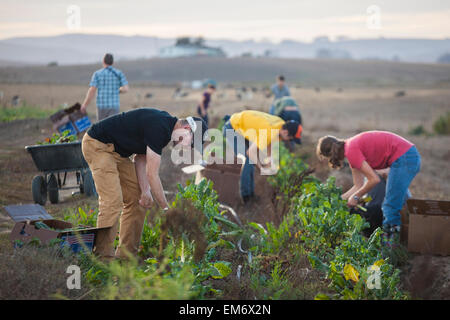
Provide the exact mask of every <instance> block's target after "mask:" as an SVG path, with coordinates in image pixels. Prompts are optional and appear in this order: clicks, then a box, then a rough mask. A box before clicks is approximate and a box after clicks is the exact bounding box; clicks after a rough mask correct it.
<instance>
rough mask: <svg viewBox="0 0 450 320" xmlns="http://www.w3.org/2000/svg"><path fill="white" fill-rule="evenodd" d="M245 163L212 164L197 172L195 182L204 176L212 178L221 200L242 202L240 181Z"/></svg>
mask: <svg viewBox="0 0 450 320" xmlns="http://www.w3.org/2000/svg"><path fill="white" fill-rule="evenodd" d="M242 167H243V164H216V163H214V164H210V165H207V166H206V167H205V169H203V170H201V171H199V172H197V176H196V180H195V183H199V182H200V180H201V179H202V178H207V179H209V180H211V181H212V182H213V183H214V185H213V188H214V190H216V192H217V194H218V196H219V199H218V200H219V202H221V203H223V204H227V205H234V204H236V203H239V202H240V194H239V181H240V176H241V170H242Z"/></svg>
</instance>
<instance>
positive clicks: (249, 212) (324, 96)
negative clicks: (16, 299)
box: [0, 84, 450, 299]
mask: <svg viewBox="0 0 450 320" xmlns="http://www.w3.org/2000/svg"><path fill="white" fill-rule="evenodd" d="M86 89H87V88H86V87H84V86H70V85H61V86H58V85H31V84H22V85H11V84H8V85H5V84H0V91H3V92H4V99H5V101H9V100H8V99H10V97H12V96H13V95H15V94H18V95H19V96H20V97H21V98H22V99H23V100H26V101H27V102H28V103H31V104H32V105H36V106H38V107H42V108H49V109H55V108H57V107H58V106H59V105H61V104H63V103H68V104H69V105H70V104H72V103H74V102H76V101H82V99H83V97H84V94H85V91H86ZM259 89H260V87H259ZM174 90H175V87H145V86H139V87H138V86H136V87H133V86H131V90H130V92H129V93H127V94H125V95H123V96H121V98H122V106H123V107H122V109H123V110H128V109H131V108H134V107H138V106H147V107H158V108H160V109H164V110H167V111H168V112H171V113H173V114H175V115H178V116H186V115H188V114H192V113H194V112H195V108H196V105H197V101H198V99H199V97H200V96H201V91H199V90H186V91H187V92H188V93H189V94H188V96H186V97H184V98H173V97H172V94H173V92H174ZM398 90H399V88H341V90H337V88H321V90H320V91H317V90H315V89H314V88H301V87H300V88H295V87H292V88H291V92H292V94H293V96H294V97H295V98H297V100H298V101H299V103H300V108H301V112H302V117H303V122H304V138H303V144H302V146H301V147H300V150H299V154H301V155H302V156H303V157H304V158H305V159H306V161H307V162H308V163H309V164H310V165H311V166H313V167H315V168H316V173H315V174H316V175H317V176H318V177H319V178H320V179H326V177H327V176H328V175H330V174H332V175H335V176H336V177H337V178H338V180H337V181H338V184H340V185H341V186H342V187H343V188H344V189H346V188H348V187H349V186H350V183H351V176H350V174H349V172H347V171H342V172H340V171H330V170H328V168H327V167H326V165H324V164H319V163H317V160H316V158H315V156H314V148H315V143H316V141H317V139H318V138H319V137H320V136H322V135H325V134H332V135H336V136H337V137H342V138H345V137H350V136H352V135H354V134H356V133H358V132H361V131H365V130H372V129H378V130H389V131H393V132H396V133H398V134H400V135H402V136H404V137H406V138H407V139H409V140H411V141H412V142H413V143H415V144H416V145H417V147H418V150H419V152H420V153H421V156H422V169H421V172H420V173H419V175H418V176H417V177H416V178H415V179H414V181H413V183H412V185H411V191H412V194H413V196H414V197H416V198H429V199H445V200H449V195H450V170H449V169H450V168H449V167H450V165H449V164H450V149H449V145H450V137H449V136H411V135H409V134H408V131H409V130H410V129H411V128H412V127H415V126H417V125H420V124H421V125H423V126H424V128H425V129H426V130H427V131H429V132H431V131H432V123H433V121H434V120H435V119H436V118H437V117H439V116H440V115H442V114H444V113H445V112H446V111H450V90H448V88H410V89H408V88H407V89H405V88H402V89H401V90H404V91H405V96H402V97H396V96H395V93H396V92H397V91H398ZM146 93H152V97H151V98H145V95H146ZM270 103H271V99H268V98H266V97H264V96H263V94H262V93H261V92H256V93H254V94H253V96H252V98H251V99H250V98H248V99H243V100H239V99H238V98H237V97H236V94H235V91H234V89H231V88H228V89H224V88H220V87H219V90H218V91H217V93H216V94H215V96H214V97H213V100H212V107H211V112H210V117H211V118H212V121H213V122H216V123H217V122H218V120H219V119H220V118H221V117H222V116H224V115H225V114H231V113H233V112H236V111H240V110H242V109H243V108H250V109H259V110H262V111H267V110H268V109H269V107H270ZM89 112H90V115H91V116H92V119H95V116H94V114H95V112H94V104H91V106H90V110H89ZM50 135H51V123H50V121H49V120H45V119H44V120H21V121H15V122H12V123H0V137H1V138H2V139H0V204H1V205H9V204H19V203H31V202H32V196H31V180H32V178H33V176H34V175H36V174H38V172H37V170H36V168H35V166H34V164H33V162H32V159H31V157H30V155H29V154H27V152H26V151H25V149H24V146H26V145H32V144H35V143H36V141H39V140H43V139H44V138H45V137H48V136H50ZM169 158H170V149H169V148H166V149H165V151H164V153H163V161H162V166H161V170H160V171H161V180H162V184H163V186H164V188H165V190H167V191H175V190H176V185H177V183H182V184H183V183H185V181H186V180H187V179H189V178H191V177H190V176H188V175H186V174H184V173H182V171H181V167H182V166H174V165H173V164H172V163H171V162H170V159H169ZM69 183H74V176H73V175H72V177H71V179H70V180H69ZM256 185H257V188H256V195H257V196H258V198H257V201H255V202H252V203H251V204H250V205H249V206H243V205H242V204H239V203H236V204H234V206H233V208H234V209H235V210H236V211H237V213H238V214H239V216H240V217H242V220H244V221H245V220H247V221H256V222H259V223H265V222H267V221H273V222H279V221H280V219H281V217H280V215H279V212H276V210H275V209H274V207H273V204H272V203H271V200H270V196H271V192H272V191H271V189H270V186H269V185H268V184H267V182H266V181H265V179H264V178H263V177H260V176H257V177H256ZM71 191H76V189H73V190H69V191H65V192H64V193H62V194H61V202H60V204H57V205H52V204H49V202H47V204H46V206H45V207H46V210H47V211H49V212H50V213H51V214H52V215H54V216H55V217H61V216H62V214H63V212H64V210H65V209H66V208H76V207H78V206H85V205H87V206H96V205H97V203H96V200H95V199H92V198H90V199H89V198H85V197H84V196H80V195H75V196H72V194H71ZM11 227H12V221H11V220H10V219H9V218H8V217H7V216H6V215H5V214H4V212H2V213H1V214H0V243H2V245H0V250H2V249H1V248H2V247H4V246H5V243H7V241H8V240H7V236H8V233H9V230H10V229H11ZM405 286H406V287H408V288H409V290H410V291H411V292H412V293H413V296H414V297H416V298H424V299H430V298H431V299H436V298H437V299H450V289H449V288H450V257H425V256H421V255H411V259H410V265H409V267H408V274H407V276H406V277H405Z"/></svg>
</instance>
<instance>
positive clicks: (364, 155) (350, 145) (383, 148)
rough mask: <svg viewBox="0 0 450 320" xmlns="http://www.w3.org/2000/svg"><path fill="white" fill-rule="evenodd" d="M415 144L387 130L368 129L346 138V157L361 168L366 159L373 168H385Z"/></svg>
mask: <svg viewBox="0 0 450 320" xmlns="http://www.w3.org/2000/svg"><path fill="white" fill-rule="evenodd" d="M413 145H414V144H412V143H411V142H409V141H408V140H406V139H404V138H402V137H400V136H399V135H396V134H394V133H391V132H387V131H367V132H362V133H360V134H357V135H356V136H354V137H351V138H349V139H347V140H345V147H344V149H345V157H346V158H347V160H348V162H349V163H350V166H351V167H352V168H355V169H360V168H361V165H362V163H363V161H364V160H365V161H366V162H367V163H368V164H369V165H370V166H371V167H372V169H385V168H388V167H390V166H391V164H392V163H393V162H394V161H395V160H397V159H398V158H399V157H401V156H402V155H403V154H404V153H405V152H406V151H408V150H409V148H411V147H412V146H413Z"/></svg>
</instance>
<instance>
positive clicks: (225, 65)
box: [0, 58, 450, 87]
mask: <svg viewBox="0 0 450 320" xmlns="http://www.w3.org/2000/svg"><path fill="white" fill-rule="evenodd" d="M115 66H116V67H117V68H119V69H121V70H122V71H123V72H124V73H125V75H126V77H127V78H128V80H129V82H130V83H131V84H139V83H150V82H152V83H159V84H175V83H180V82H182V81H192V80H196V79H205V78H212V79H214V80H216V81H218V82H219V84H224V83H230V82H233V83H237V82H246V83H250V82H258V83H266V84H270V83H272V82H273V81H274V79H275V76H276V75H277V74H284V75H285V76H286V77H287V80H288V82H289V83H290V84H292V85H294V83H300V84H301V85H303V86H339V87H342V86H401V85H413V86H414V85H417V86H426V85H435V84H439V83H446V84H449V83H450V65H444V64H442V65H438V64H411V63H398V62H386V61H354V60H318V59H279V58H174V59H162V58H154V59H142V60H136V61H120V62H118V63H117V64H115ZM99 68H101V65H100V63H97V64H90V65H77V66H52V67H48V66H26V67H0V83H1V82H4V83H5V82H7V83H61V84H84V85H86V86H87V85H88V84H89V80H90V79H91V76H92V73H93V72H94V71H95V70H97V69H99Z"/></svg>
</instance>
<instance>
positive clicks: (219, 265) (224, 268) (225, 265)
mask: <svg viewBox="0 0 450 320" xmlns="http://www.w3.org/2000/svg"><path fill="white" fill-rule="evenodd" d="M213 266H214V268H216V270H217V271H218V272H219V274H220V276H212V277H213V278H214V279H223V278H225V277H226V276H228V275H229V274H230V273H231V271H232V270H231V267H230V266H231V263H229V262H226V261H221V262H216V263H214V264H213Z"/></svg>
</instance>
